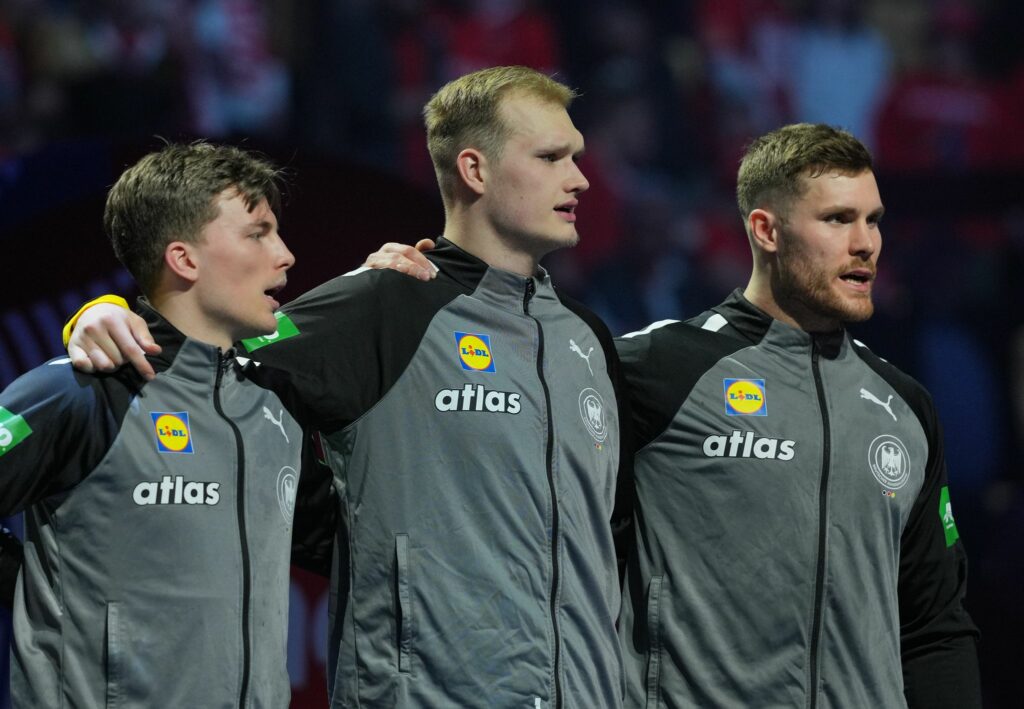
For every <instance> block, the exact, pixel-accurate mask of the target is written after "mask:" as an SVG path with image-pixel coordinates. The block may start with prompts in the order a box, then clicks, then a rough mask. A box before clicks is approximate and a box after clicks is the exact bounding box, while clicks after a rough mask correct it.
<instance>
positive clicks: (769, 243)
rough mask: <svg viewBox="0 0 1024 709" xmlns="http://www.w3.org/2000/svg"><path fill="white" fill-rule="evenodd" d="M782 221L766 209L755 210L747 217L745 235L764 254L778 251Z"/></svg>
mask: <svg viewBox="0 0 1024 709" xmlns="http://www.w3.org/2000/svg"><path fill="white" fill-rule="evenodd" d="M781 223H782V220H781V219H780V218H779V215H778V214H776V213H775V212H771V211H769V210H767V209H760V208H759V209H755V210H753V211H751V212H750V214H749V215H748V216H747V233H748V234H750V238H751V240H752V241H753V243H754V246H755V247H756V248H758V249H760V250H761V251H764V252H766V253H770V254H773V253H776V252H777V251H778V250H779V226H780V225H781Z"/></svg>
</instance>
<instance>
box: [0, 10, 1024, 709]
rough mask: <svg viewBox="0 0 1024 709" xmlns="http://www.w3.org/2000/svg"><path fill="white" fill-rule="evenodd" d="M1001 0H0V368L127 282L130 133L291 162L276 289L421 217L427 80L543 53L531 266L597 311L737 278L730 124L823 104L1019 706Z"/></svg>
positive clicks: (1016, 254)
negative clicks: (881, 211) (554, 209)
mask: <svg viewBox="0 0 1024 709" xmlns="http://www.w3.org/2000/svg"><path fill="white" fill-rule="evenodd" d="M1022 7H1024V4H1021V3H1017V2H1011V1H1009V0H1005V1H998V0H989V1H982V0H977V1H974V2H969V1H967V0H905V1H902V2H900V3H892V2H885V1H884V0H873V1H871V0H869V1H865V2H852V0H817V1H811V0H802V1H801V0H788V1H787V0H690V1H689V2H671V3H663V2H655V1H654V0H650V1H647V2H642V1H634V2H609V1H607V0H588V2H582V1H581V0H563V1H561V2H554V1H550V2H530V1H528V0H449V1H447V2H444V1H441V0H377V1H376V2H371V1H370V0H330V1H328V0H307V1H305V2H301V3H292V2H287V0H265V1H260V0H161V1H155V0H88V1H86V0H81V1H76V0H0V249H2V256H3V257H2V259H0V264H2V265H0V268H2V275H3V282H4V285H5V296H6V297H5V298H4V303H3V304H2V305H0V386H4V385H6V384H7V383H9V382H10V381H11V380H12V379H13V378H14V377H15V376H17V375H18V374H19V373H20V372H22V371H24V370H25V369H27V368H29V367H32V366H34V365H36V364H39V363H40V362H42V361H44V360H45V359H47V358H49V357H51V356H55V355H57V354H59V353H60V352H61V347H60V342H59V332H60V327H61V325H62V323H63V322H64V320H65V319H66V317H67V315H69V314H70V313H72V312H74V311H75V310H76V309H77V308H78V306H79V305H80V304H81V302H83V301H84V300H85V299H87V298H89V297H92V296H93V295H96V294H99V293H103V292H112V291H113V292H120V293H124V294H130V293H132V286H131V281H130V279H129V278H128V277H127V275H126V274H125V273H124V272H123V271H122V270H121V269H120V268H119V266H118V264H117V262H116V260H115V259H114V257H113V255H112V254H111V251H110V248H109V245H108V244H107V242H106V240H105V238H104V236H103V233H102V229H101V214H102V207H103V200H104V195H105V192H106V190H107V188H109V186H110V185H111V184H112V183H113V182H114V180H115V179H116V178H117V175H118V174H119V173H120V171H121V170H122V169H124V167H126V166H127V165H129V164H131V163H132V162H134V161H135V160H136V159H138V157H140V156H141V155H142V154H144V153H145V152H148V151H149V150H152V149H155V148H157V147H159V140H158V139H157V138H156V136H162V137H164V138H168V139H171V140H190V139H192V138H195V137H206V138H209V139H212V140H218V141H224V142H233V143H238V144H241V145H243V146H245V147H249V148H254V149H259V150H262V151H264V152H265V153H267V154H268V155H269V156H271V157H272V158H273V159H274V160H275V162H277V163H278V164H280V165H283V166H285V167H286V168H287V169H288V170H289V173H290V183H291V187H290V189H289V191H288V197H287V201H286V204H285V207H284V209H283V213H282V214H280V215H279V216H280V217H281V221H282V233H283V235H284V236H285V238H286V239H287V241H288V244H289V246H290V247H291V249H292V251H293V252H294V253H295V255H296V257H297V259H298V262H297V263H298V265H297V267H296V268H295V269H293V271H292V272H291V274H290V283H289V287H288V290H287V291H286V292H285V293H284V296H285V299H286V300H287V299H289V298H291V297H294V296H295V295H297V294H299V293H301V292H303V291H304V290H306V289H307V288H309V287H311V286H313V285H315V284H317V283H320V282H321V281H323V280H325V279H326V278H329V277H331V276H333V275H336V274H337V273H340V272H343V271H346V270H349V269H351V268H353V267H355V266H356V265H358V264H359V262H360V261H361V260H362V259H363V257H364V256H365V255H366V254H367V253H368V252H370V251H372V250H373V249H374V248H375V247H376V246H377V245H379V244H381V243H383V242H384V241H388V240H395V241H403V242H410V243H411V242H413V241H415V240H416V239H419V238H421V237H431V236H436V235H437V234H439V233H440V230H441V228H442V224H443V214H442V213H441V206H440V199H439V198H438V196H437V193H436V186H435V185H434V178H433V173H432V171H431V168H430V163H429V158H428V156H427V153H426V149H425V140H424V136H423V130H422V127H421V119H420V113H419V111H420V109H421V107H422V105H423V103H424V102H425V101H426V99H427V98H429V96H430V94H431V93H432V92H433V91H434V90H436V89H437V88H438V87H439V86H440V85H441V84H443V83H444V82H445V81H447V80H449V79H451V78H454V77H455V76H457V75H459V74H462V73H464V72H466V71H470V70H473V69H476V68H480V67H483V66H489V65H494V64H508V63H521V64H527V65H530V66H533V67H536V68H538V69H541V70H544V71H547V72H557V76H558V78H560V79H561V80H562V81H564V82H566V83H568V84H570V85H571V86H574V87H576V88H578V89H579V90H580V92H581V97H580V98H579V99H578V100H577V102H576V103H575V104H574V106H573V108H572V114H573V117H574V119H575V121H576V123H577V125H578V126H579V127H580V128H581V130H582V131H583V133H584V135H585V136H586V140H587V155H586V156H585V157H584V160H583V162H582V168H583V170H584V172H585V173H586V175H587V177H588V178H589V180H590V182H591V190H590V192H589V193H588V194H585V195H584V196H583V198H582V200H581V205H580V208H579V210H578V215H579V223H578V226H579V229H580V232H581V236H582V242H581V244H580V246H579V247H577V248H576V249H573V250H572V251H568V252H564V253H560V254H555V255H553V256H552V257H551V258H550V259H549V261H548V262H547V264H546V265H548V267H549V268H550V269H551V271H552V272H553V274H554V276H555V278H556V282H558V283H559V284H560V285H561V286H562V287H563V288H565V289H566V290H568V291H570V292H571V293H573V294H575V295H576V296H578V297H579V298H581V299H583V300H584V301H585V302H587V303H588V304H589V305H591V306H592V307H594V308H595V309H596V310H597V311H598V312H599V313H600V314H601V315H602V316H603V317H604V318H605V319H606V320H607V322H608V324H609V326H610V327H611V329H612V331H613V332H615V333H616V334H621V333H624V332H628V331H630V330H633V329H636V328H638V327H643V326H645V325H646V324H648V323H649V322H651V321H653V320H658V319H662V318H669V317H672V318H684V317H689V316H691V315H694V314H696V313H698V312H700V311H702V310H704V309H705V308H706V307H708V306H710V305H712V304H714V303H716V302H717V301H718V300H719V299H720V298H722V297H723V296H724V295H725V294H726V293H727V292H728V291H729V290H731V289H732V288H733V287H735V286H739V285H744V284H745V282H746V277H747V275H748V273H749V268H750V265H749V259H750V257H749V249H748V246H747V243H746V239H745V237H744V234H743V230H742V226H741V223H740V221H739V218H738V216H739V215H738V214H737V212H736V208H735V199H734V196H733V188H734V180H735V172H736V167H737V159H738V157H739V155H740V152H741V151H742V148H743V146H744V144H745V143H746V142H747V141H749V140H750V139H751V138H752V137H754V136H756V135H759V134H761V133H763V132H765V131H767V130H770V129H772V128H775V127H777V126H779V125H782V124H783V123H788V122H792V121H797V120H810V121H823V122H828V123H832V124H836V125H841V126H843V127H846V128H848V129H850V130H852V131H853V132H854V133H855V134H856V135H857V136H858V137H859V138H861V139H862V140H863V141H864V142H865V143H866V144H868V145H869V147H871V148H872V150H873V152H874V154H875V156H876V159H877V176H878V180H879V184H880V187H881V190H882V197H883V200H884V202H885V204H886V209H887V216H886V218H885V222H884V224H883V234H884V237H885V247H884V249H883V253H882V260H881V262H880V265H881V268H880V276H879V281H878V283H877V290H876V303H877V311H876V312H877V315H876V316H875V318H873V319H872V320H871V321H870V322H869V323H866V324H864V325H862V326H858V327H856V328H855V332H856V334H857V336H858V337H859V339H861V340H863V341H865V342H866V343H867V344H868V345H869V346H870V347H871V348H872V349H873V350H874V351H875V352H877V353H878V354H880V355H881V356H883V357H885V358H887V359H889V360H890V361H892V362H894V363H895V364H896V365H898V366H900V367H901V368H903V369H904V370H906V371H908V372H910V373H912V374H913V375H914V376H916V377H917V378H918V379H920V380H921V381H922V382H923V383H924V384H925V385H926V386H927V387H928V388H929V389H930V391H931V392H932V394H933V395H934V397H935V400H936V404H937V406H938V409H939V412H940V415H941V416H942V419H943V422H944V425H945V429H946V440H947V449H948V450H947V453H948V455H947V458H948V463H949V468H950V479H951V482H950V487H951V490H952V498H953V503H954V509H955V511H956V513H957V524H958V527H959V529H960V533H961V537H962V538H963V540H964V543H965V544H966V546H967V549H968V552H969V555H970V560H971V571H970V584H969V595H968V605H969V608H970V610H971V613H972V615H973V616H974V618H975V620H976V621H977V622H978V624H979V625H980V626H981V629H982V633H983V637H982V644H981V646H980V648H981V657H982V674H983V682H984V688H985V693H986V706H988V707H997V708H998V707H1016V706H1019V693H1018V692H1015V691H1014V689H1015V688H1016V686H1017V685H1018V684H1019V677H1018V675H1019V672H1020V669H1021V667H1022V666H1024V639H1022V638H1024V610H1022V609H1024V604H1022V597H1024V512H1022V502H1024V493H1022V484H1021V483H1022V476H1021V470H1020V466H1019V463H1018V460H1019V458H1020V455H1021V452H1022V442H1024V415H1022V412H1024V377H1022V371H1021V370H1022V364H1024V328H1022V325H1024V312H1022V306H1024V297H1022V292H1021V291H1022V289H1024V278H1022V276H1021V273H1020V271H1021V267H1022V265H1024V138H1021V136H1022V134H1024V131H1022V129H1024V49H1022V46H1024V45H1022V43H1021V42H1020V40H1019V28H1020V27H1021V26H1022V25H1024V10H1022ZM323 603H324V588H323V584H322V583H320V582H318V581H316V580H314V579H310V578H308V577H305V576H301V575H296V577H295V581H294V584H293V603H292V612H293V617H292V625H291V627H292V637H291V638H290V644H291V646H292V647H291V650H292V652H291V660H290V663H289V669H290V671H291V674H292V677H293V683H294V686H295V701H294V702H293V705H294V706H320V705H322V701H323V700H322V698H323V696H324V694H323V692H324V690H323V678H322V671H321V670H320V669H319V668H320V667H322V662H323V654H324V642H325V640H324V637H323V628H322V626H323V622H322V617H323ZM3 632H4V631H0V635H2V634H3ZM0 665H2V663H0ZM2 684H3V681H2V680H0V685H2ZM2 705H3V700H0V706H2Z"/></svg>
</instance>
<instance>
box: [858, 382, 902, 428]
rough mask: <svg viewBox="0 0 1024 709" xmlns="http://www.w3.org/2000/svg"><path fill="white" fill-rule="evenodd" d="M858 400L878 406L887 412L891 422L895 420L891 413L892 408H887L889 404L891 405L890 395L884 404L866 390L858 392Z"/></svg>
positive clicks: (894, 415)
mask: <svg viewBox="0 0 1024 709" xmlns="http://www.w3.org/2000/svg"><path fill="white" fill-rule="evenodd" d="M860 398H862V399H867V400H868V401H870V402H872V403H875V404H878V405H879V406H881V407H882V408H883V409H885V410H886V411H888V412H889V415H890V416H892V420H893V421H895V420H896V414H894V413H893V412H892V408H890V406H889V404H890V403H892V394H889V398H888V399H886V400H885V402H884V403H883V402H882V401H881V400H880V399H879V398H878V397H877V396H875V395H874V394H872V393H871V392H870V391H868V390H867V389H861V390H860Z"/></svg>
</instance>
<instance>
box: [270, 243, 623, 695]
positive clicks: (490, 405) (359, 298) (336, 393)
mask: <svg viewBox="0 0 1024 709" xmlns="http://www.w3.org/2000/svg"><path fill="white" fill-rule="evenodd" d="M429 257H430V258H431V260H432V261H433V262H434V263H435V264H437V266H438V267H439V268H440V275H439V276H438V278H437V279H436V280H434V281H431V282H429V283H423V282H420V281H416V280H413V279H411V278H408V277H406V276H403V275H401V274H398V273H395V272H391V271H363V272H356V273H354V274H350V275H347V276H342V277H340V278H337V279H335V280H332V281H330V282H328V283H326V284H324V285H323V286H321V287H319V288H316V289H314V290H313V291H311V292H309V293H307V294H306V295H304V296H302V297H300V298H299V299H297V300H296V301H294V302H293V303H290V304H289V305H288V306H287V307H286V308H285V312H286V313H287V320H286V321H283V322H282V323H281V327H280V329H279V330H278V333H277V334H276V335H275V336H274V337H272V338H264V339H263V340H262V341H259V342H256V343H253V345H252V346H253V351H252V357H254V358H256V359H258V360H261V366H259V367H258V368H257V370H258V374H255V375H254V376H259V377H262V379H261V381H263V382H264V383H265V384H267V385H268V386H274V387H275V388H276V389H277V390H278V391H279V393H281V394H282V396H285V395H286V393H287V392H288V391H289V390H291V391H292V394H293V396H294V397H295V399H296V403H295V405H296V406H298V407H305V412H304V413H303V414H301V415H303V416H305V417H306V421H304V423H306V422H308V423H310V424H311V425H313V426H315V427H316V428H317V429H318V430H320V431H321V432H322V433H323V434H324V435H323V439H324V440H325V441H326V453H327V456H328V458H329V462H330V464H331V467H332V468H333V470H334V483H335V487H336V488H337V492H338V496H339V500H340V518H341V524H340V526H339V529H338V534H337V544H336V549H337V550H338V554H339V558H338V562H337V565H336V569H335V571H336V573H335V576H334V579H333V589H332V590H333V591H334V601H335V603H334V606H333V607H332V609H331V610H332V618H331V629H330V648H329V657H328V668H327V672H328V682H329V685H330V692H331V705H332V706H334V707H364V708H365V709H369V708H371V707H372V708H377V707H380V708H387V709H391V708H393V707H417V708H434V707H460V708H464V707H487V708H490V707H523V708H525V709H533V708H534V707H543V708H544V709H549V708H554V707H566V708H569V707H572V708H574V709H603V708H614V707H619V706H621V702H622V693H623V685H622V665H621V654H620V650H619V646H618V640H617V638H616V634H615V628H614V623H615V618H616V615H617V613H618V610H619V584H618V577H617V572H616V565H615V554H614V548H613V543H612V538H611V534H610V529H609V519H610V517H611V514H612V505H613V502H614V495H615V481H616V471H617V467H618V464H619V413H618V410H617V397H616V391H615V388H614V385H613V382H614V381H615V379H616V377H617V370H616V366H617V365H616V360H615V357H614V352H613V350H612V341H611V338H610V336H609V334H608V333H607V330H606V329H605V328H604V326H603V325H602V324H601V323H600V321H599V320H597V318H596V317H595V316H593V315H592V314H590V313H589V312H588V311H586V310H584V309H583V308H582V307H581V306H578V305H577V304H575V303H573V302H571V301H569V300H567V299H565V298H563V297H561V296H560V295H559V294H558V293H557V292H556V291H555V290H554V289H553V288H552V286H551V283H550V280H549V279H548V278H547V276H541V277H537V278H524V277H522V276H517V275H515V274H512V273H508V272H504V271H499V270H497V269H492V268H489V267H488V266H487V265H486V264H485V263H483V262H482V261H480V260H478V259H476V258H475V257H473V256H471V255H469V254H468V253H466V252H464V251H462V250H460V249H459V248H457V247H456V246H454V245H453V244H451V243H449V242H447V241H445V240H443V239H442V240H441V242H440V245H439V247H438V248H437V249H435V250H434V251H432V252H431V253H430V254H429Z"/></svg>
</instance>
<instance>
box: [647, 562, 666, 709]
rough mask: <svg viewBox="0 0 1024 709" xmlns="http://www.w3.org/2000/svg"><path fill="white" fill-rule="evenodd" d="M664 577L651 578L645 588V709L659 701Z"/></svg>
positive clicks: (654, 708)
mask: <svg viewBox="0 0 1024 709" xmlns="http://www.w3.org/2000/svg"><path fill="white" fill-rule="evenodd" d="M664 580H665V577H664V576H653V577H651V584H650V586H648V587H647V709H656V707H657V706H658V703H659V702H660V701H661V587H662V584H663V583H664Z"/></svg>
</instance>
